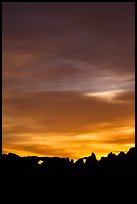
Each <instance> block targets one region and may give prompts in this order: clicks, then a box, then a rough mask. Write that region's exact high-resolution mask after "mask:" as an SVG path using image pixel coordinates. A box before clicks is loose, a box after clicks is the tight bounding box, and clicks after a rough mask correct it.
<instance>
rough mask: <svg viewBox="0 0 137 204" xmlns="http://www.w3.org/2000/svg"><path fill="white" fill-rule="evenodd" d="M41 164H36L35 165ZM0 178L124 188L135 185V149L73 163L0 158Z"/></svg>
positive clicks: (63, 160) (35, 158)
mask: <svg viewBox="0 0 137 204" xmlns="http://www.w3.org/2000/svg"><path fill="white" fill-rule="evenodd" d="M40 160H41V161H42V162H43V163H41V164H39V161H40ZM2 178H4V179H5V180H8V181H9V180H10V181H12V180H13V181H14V182H20V181H21V182H24V183H33V182H34V183H35V182H45V183H46V184H48V185H52V184H53V183H54V185H56V184H58V183H62V184H66V183H67V184H73V185H80V184H86V185H87V184H91V183H92V184H94V185H98V184H110V183H111V184H112V183H113V184H119V185H121V184H123V185H124V184H125V185H127V183H128V184H129V185H132V184H133V183H134V181H135V148H134V147H133V148H130V149H129V151H128V152H127V153H124V152H120V153H119V154H118V155H115V154H113V153H112V152H111V153H109V154H108V156H107V157H101V159H100V160H99V161H98V160H97V159H96V155H95V154H94V153H92V154H91V156H89V157H84V158H80V159H78V160H77V161H76V162H75V163H74V161H73V159H69V158H59V157H37V156H27V157H20V156H18V155H16V154H13V153H9V154H7V155H6V154H3V155H2Z"/></svg>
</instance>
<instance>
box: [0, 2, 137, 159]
mask: <svg viewBox="0 0 137 204" xmlns="http://www.w3.org/2000/svg"><path fill="white" fill-rule="evenodd" d="M134 6H135V4H134V3H133V2H132V3H130V2H128V3H127V2H123V3H112V2H111V3H100V2H99V3H95V2H94V3H84V2H83V3H53V2H52V3H46V2H45V3H38V2H37V3H34V2H33V3H30V2H29V3H25V2H23V3H9V2H7V3H6V2H5V3H2V117H3V119H2V152H3V153H9V152H13V153H16V154H19V155H20V156H28V155H38V156H59V157H70V158H73V159H77V158H80V157H86V156H89V155H90V154H91V152H94V153H95V154H96V156H97V158H100V157H101V156H106V155H107V154H108V153H109V152H114V153H117V152H118V153H119V151H124V152H126V151H128V149H129V148H130V147H133V146H134V145H135V138H134V132H135V124H134V120H135V118H134V117H135V116H134V91H135V90H134V89H135V87H134V85H135V56H134V55H135V53H134V52H135V51H134V50H135V11H134Z"/></svg>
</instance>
